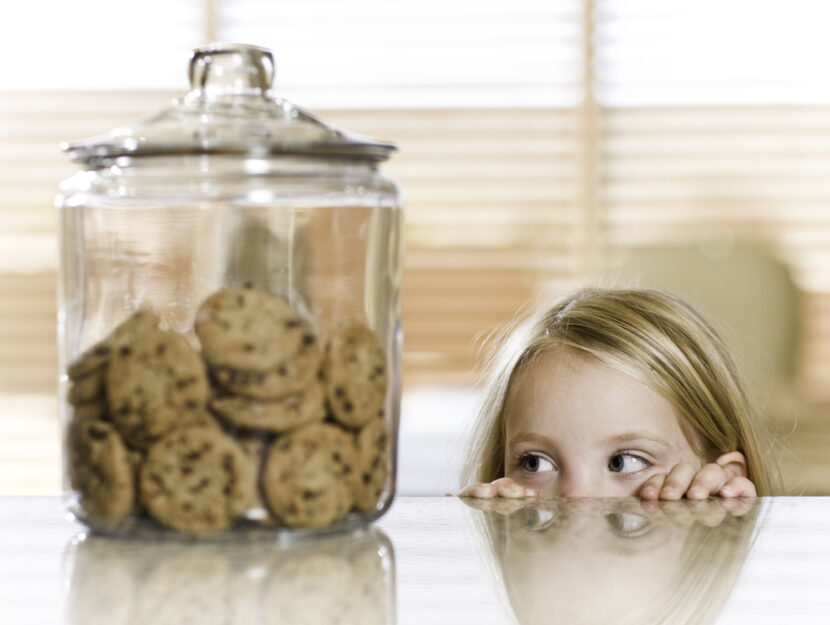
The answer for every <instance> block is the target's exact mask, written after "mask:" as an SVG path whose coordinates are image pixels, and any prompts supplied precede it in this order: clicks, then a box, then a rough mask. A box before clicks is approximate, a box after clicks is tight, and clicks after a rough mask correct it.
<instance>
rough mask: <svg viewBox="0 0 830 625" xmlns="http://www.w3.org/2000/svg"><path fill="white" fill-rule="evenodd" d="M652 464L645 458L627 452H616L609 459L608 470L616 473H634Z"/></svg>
mask: <svg viewBox="0 0 830 625" xmlns="http://www.w3.org/2000/svg"><path fill="white" fill-rule="evenodd" d="M650 466H651V463H650V462H649V461H648V460H646V459H645V458H641V457H640V456H637V455H635V454H629V453H626V452H620V453H616V454H614V455H613V456H611V459H610V460H609V461H608V470H609V471H612V472H614V473H634V472H636V471H642V470H643V469H646V468H648V467H650Z"/></svg>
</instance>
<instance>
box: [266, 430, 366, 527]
mask: <svg viewBox="0 0 830 625" xmlns="http://www.w3.org/2000/svg"><path fill="white" fill-rule="evenodd" d="M356 473H357V450H356V447H355V443H354V437H353V436H352V435H350V434H348V433H347V432H345V431H344V430H342V429H341V428H339V427H337V426H335V425H331V424H328V423H319V424H312V425H308V426H305V427H302V428H298V429H296V430H292V431H290V432H288V433H287V434H284V435H282V436H280V437H279V438H278V439H277V440H276V441H274V443H273V444H272V445H271V448H270V450H269V451H268V456H267V458H266V462H265V467H264V470H263V475H262V485H263V490H264V494H265V503H266V505H267V506H268V508H269V509H270V510H271V512H272V513H273V514H274V516H275V517H277V519H279V520H280V521H281V522H282V523H284V524H286V525H289V526H293V527H326V526H329V525H331V524H332V523H335V522H336V521H339V520H341V519H343V518H344V517H345V516H346V514H348V512H349V510H350V509H351V508H352V505H353V504H354V481H355V476H356Z"/></svg>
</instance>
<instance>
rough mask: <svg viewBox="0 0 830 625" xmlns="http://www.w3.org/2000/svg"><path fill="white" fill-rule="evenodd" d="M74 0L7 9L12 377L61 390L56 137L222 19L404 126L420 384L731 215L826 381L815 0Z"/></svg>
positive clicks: (7, 285) (822, 121)
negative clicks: (498, 329) (515, 320)
mask: <svg viewBox="0 0 830 625" xmlns="http://www.w3.org/2000/svg"><path fill="white" fill-rule="evenodd" d="M70 4H71V6H69V5H67V4H66V3H49V2H46V1H45V0H41V1H40V2H38V1H34V0H33V2H30V3H27V4H26V5H25V6H23V5H20V7H16V11H17V10H19V11H21V13H19V14H18V13H16V14H15V20H16V21H15V20H10V19H7V20H0V29H2V37H0V46H2V47H0V52H2V54H3V55H4V58H7V59H9V58H11V59H17V58H19V59H21V61H20V62H17V63H11V64H8V65H7V68H8V73H7V74H6V75H5V78H4V82H3V84H2V85H0V198H2V202H0V291H1V292H0V390H2V392H16V391H19V390H20V389H26V390H28V391H31V392H42V393H51V392H53V391H54V379H55V370H54V367H55V354H54V325H55V324H54V307H55V302H54V284H55V277H54V263H55V253H54V244H55V236H56V233H55V216H54V209H53V208H52V198H53V196H54V192H55V189H56V186H57V183H58V182H59V181H60V180H61V179H62V178H64V177H66V176H68V175H69V174H71V173H72V172H73V171H74V170H75V167H74V166H73V165H72V164H71V163H69V162H68V161H67V159H66V158H65V156H64V155H63V154H62V153H60V151H59V150H58V145H59V143H60V142H61V141H65V140H75V139H79V138H83V137H87V136H91V135H95V134H98V133H100V132H102V131H106V130H108V129H110V128H113V127H116V126H119V125H122V124H125V123H130V122H133V121H135V120H137V119H139V118H141V117H143V116H145V115H146V114H148V113H150V112H152V111H155V110H157V109H159V108H161V107H163V106H165V105H166V104H167V103H168V102H169V100H170V99H171V98H172V97H173V96H174V95H176V94H179V93H181V92H183V91H184V90H185V89H186V75H185V62H186V57H187V51H188V50H189V49H190V48H192V47H194V46H195V45H199V44H200V43H203V42H204V41H205V39H206V37H208V33H211V34H212V35H214V36H215V37H216V38H217V39H225V40H244V41H249V42H252V43H258V44H261V45H266V46H269V47H271V48H272V49H273V50H274V52H275V55H276V58H277V79H276V90H277V92H278V93H279V94H280V95H282V96H284V97H286V98H288V99H291V100H292V101H295V102H297V103H299V104H301V105H303V106H306V107H308V108H311V109H312V110H314V111H315V112H316V113H319V114H320V115H321V116H322V117H323V118H325V119H327V120H329V121H331V122H332V123H334V124H336V125H339V126H342V127H344V128H347V129H350V130H353V131H355V132H360V133H365V134H368V135H372V136H376V137H379V138H381V139H388V140H392V141H395V142H396V143H398V145H399V147H400V148H401V149H400V152H399V153H398V154H396V155H395V156H394V157H393V159H392V160H391V161H390V162H389V163H388V167H387V168H386V171H388V173H389V174H390V175H391V176H393V177H394V178H396V179H397V180H398V181H399V182H400V183H401V185H402V186H403V188H404V189H405V192H406V197H407V207H406V208H407V234H406V245H407V250H406V257H405V258H406V269H405V282H404V289H405V292H404V324H405V325H404V327H405V348H404V350H405V353H404V358H405V378H404V380H405V384H406V385H408V386H417V385H421V384H432V383H438V382H440V383H447V382H458V383H465V384H466V383H470V382H471V381H472V380H473V374H472V372H473V370H474V367H475V363H476V362H477V357H478V355H477V352H476V347H477V344H478V341H479V337H481V336H483V335H485V334H486V333H487V332H488V331H490V330H491V329H492V328H493V327H494V326H495V325H497V324H499V323H501V322H504V321H507V320H508V319H509V318H510V317H511V316H512V315H513V313H514V311H515V310H516V309H517V308H518V307H519V306H521V305H522V304H524V303H526V302H527V301H528V300H530V299H531V298H532V297H533V296H534V295H535V294H537V293H539V292H540V291H544V292H546V293H552V294H555V293H558V292H561V291H562V290H564V289H566V288H570V287H571V286H574V285H576V284H579V283H582V282H583V281H584V280H586V279H594V278H595V277H596V276H597V275H601V274H602V272H603V270H604V267H605V265H604V264H603V263H604V262H605V260H607V259H608V258H610V257H612V256H613V255H614V254H615V253H617V252H625V251H626V250H630V249H637V248H640V247H645V246H649V245H653V244H656V243H666V242H669V243H671V242H678V243H679V242H683V241H688V240H699V239H700V238H702V237H708V236H728V237H731V238H732V239H734V240H739V239H740V240H746V241H749V242H751V243H753V244H754V245H758V246H761V247H764V248H765V249H767V250H769V251H770V252H772V253H775V254H777V255H779V256H781V257H782V258H784V259H785V260H786V262H787V263H788V264H789V265H790V266H791V267H792V268H793V271H794V273H795V276H796V278H797V281H798V284H799V286H800V287H801V288H802V289H803V291H804V292H805V293H806V295H807V299H806V304H805V309H804V311H803V317H804V323H805V326H804V327H805V334H806V336H805V340H804V349H803V353H802V356H801V378H800V379H801V380H802V382H803V383H804V384H805V385H806V386H807V387H808V388H809V389H811V392H812V393H813V395H814V396H815V397H817V398H821V397H824V396H825V394H826V393H827V391H826V390H825V389H827V388H830V385H828V384H827V380H828V379H829V378H830V365H827V364H825V363H830V324H828V322H826V321H825V319H830V316H828V315H826V314H824V313H825V311H826V310H828V309H830V278H828V275H830V272H828V271H826V269H825V268H826V267H828V266H830V211H828V208H827V207H828V202H830V188H829V187H828V183H827V180H828V179H830V178H828V176H827V175H826V174H827V173H828V169H830V106H828V103H830V89H828V87H827V83H826V81H825V80H824V76H823V69H822V67H821V64H822V60H823V59H824V58H827V56H828V55H827V54H826V51H825V50H824V47H825V46H827V45H828V44H827V43H826V42H825V41H824V38H823V36H822V34H821V32H820V24H822V23H824V21H823V19H822V18H823V17H824V13H825V12H826V9H825V8H824V6H823V3H821V2H819V1H812V2H811V1H808V0H797V1H794V2H791V3H787V5H786V6H784V5H781V3H777V2H748V1H745V0H734V1H733V2H729V3H720V2H714V1H712V0H707V1H703V2H696V3H690V2H687V1H680V0H675V1H673V2H665V1H657V0H652V1H646V0H625V1H621V0H617V1H615V0H561V1H550V0H521V1H514V2H507V1H506V0H480V1H478V2H473V1H472V0H456V1H451V2H446V1H444V2H438V1H437V0H424V1H422V2H419V3H415V2H383V1H381V0H372V1H369V0H367V1H363V2H357V1H356V2H351V3H340V2H335V1H334V0H305V1H304V2H302V3H300V2H265V1H264V0H212V1H210V2H209V1H207V0H182V1H179V2H174V3H170V2H165V3H162V2H161V0H153V1H152V2H150V1H149V0H148V2H145V3H142V4H141V5H138V4H135V6H134V8H132V9H128V10H127V12H123V6H124V5H120V6H122V9H121V10H120V12H119V11H117V10H116V9H115V8H112V7H110V6H109V5H106V6H105V4H106V3H101V2H98V1H96V0H79V1H77V2H75V3H70ZM129 6H130V7H132V6H133V5H129ZM160 14H164V15H165V16H166V18H165V19H164V20H159V19H158V15H160ZM44 15H49V16H50V20H49V24H45V23H42V22H44V20H43V17H42V16H44ZM748 16H751V17H752V19H748ZM168 17H169V19H167V18H168ZM127 22H129V25H130V27H129V28H127V27H126V24H127ZM21 23H23V24H27V23H28V24H29V27H28V28H25V27H21ZM14 24H17V27H15V26H14ZM52 24H60V28H58V27H57V26H52ZM26 32H28V35H26V37H30V35H31V33H32V32H39V33H40V34H41V35H42V36H40V37H39V41H40V43H39V45H40V48H38V50H41V51H43V55H41V56H38V55H37V54H34V52H32V53H31V54H28V55H26V57H25V59H26V60H25V65H24V64H23V60H22V59H23V55H21V54H20V53H19V50H20V49H21V46H24V45H28V46H29V48H27V49H28V50H30V51H31V50H33V48H32V47H31V44H30V43H29V41H30V39H28V38H24V36H23V35H22V34H21V33H26ZM148 33H151V34H152V36H149V35H148ZM116 50H117V54H116V53H115V52H114V51H116Z"/></svg>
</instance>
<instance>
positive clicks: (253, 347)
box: [242, 343, 256, 353]
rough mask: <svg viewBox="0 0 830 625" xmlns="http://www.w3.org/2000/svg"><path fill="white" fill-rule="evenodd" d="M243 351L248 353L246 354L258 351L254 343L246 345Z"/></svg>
mask: <svg viewBox="0 0 830 625" xmlns="http://www.w3.org/2000/svg"><path fill="white" fill-rule="evenodd" d="M242 349H243V350H244V351H246V352H248V353H250V352H252V351H254V349H256V347H255V346H254V344H253V343H245V344H244V345H243V346H242Z"/></svg>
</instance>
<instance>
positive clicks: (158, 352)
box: [156, 343, 167, 356]
mask: <svg viewBox="0 0 830 625" xmlns="http://www.w3.org/2000/svg"><path fill="white" fill-rule="evenodd" d="M166 351H167V345H165V344H164V343H159V344H158V345H156V356H161V355H163V354H164V352H166Z"/></svg>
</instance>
